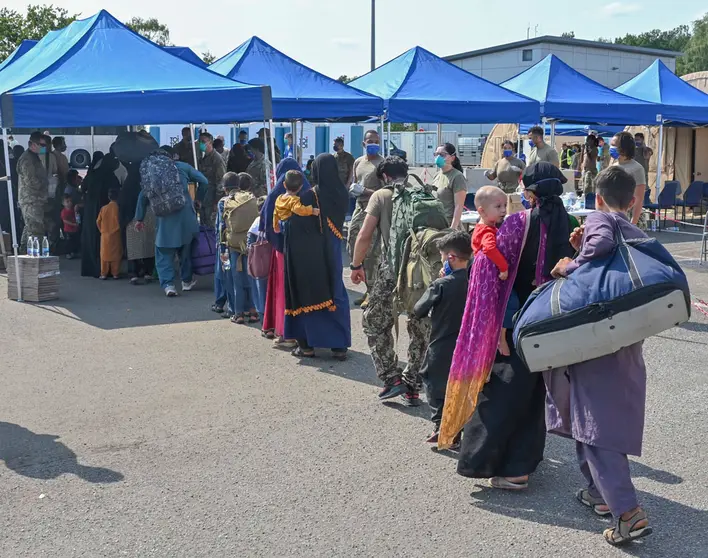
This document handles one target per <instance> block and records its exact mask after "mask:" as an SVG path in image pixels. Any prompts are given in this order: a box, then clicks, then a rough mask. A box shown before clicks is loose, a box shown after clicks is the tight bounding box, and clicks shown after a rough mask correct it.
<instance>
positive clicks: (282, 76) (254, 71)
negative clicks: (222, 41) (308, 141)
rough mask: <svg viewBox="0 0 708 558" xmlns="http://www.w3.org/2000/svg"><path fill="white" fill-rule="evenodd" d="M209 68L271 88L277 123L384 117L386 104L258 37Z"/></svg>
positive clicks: (233, 77)
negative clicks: (315, 69)
mask: <svg viewBox="0 0 708 558" xmlns="http://www.w3.org/2000/svg"><path fill="white" fill-rule="evenodd" d="M209 69H210V70H212V71H214V72H216V73H218V74H221V75H223V76H227V77H229V78H232V79H237V80H239V81H242V82H244V83H262V84H268V85H270V87H271V90H272V94H273V118H275V119H276V120H295V119H301V120H310V121H313V120H320V121H323V120H350V121H356V120H363V119H364V118H367V117H370V116H379V115H381V114H383V101H382V100H381V99H380V98H378V97H375V96H374V95H370V94H368V93H364V92H362V91H359V90H358V89H354V88H353V87H350V86H348V85H345V84H343V83H341V82H339V81H337V80H334V79H332V78H329V77H327V76H325V75H322V74H320V73H319V72H316V71H314V70H312V69H310V68H308V67H307V66H304V65H303V64H300V63H299V62H296V61H295V60H293V59H292V58H290V57H289V56H286V55H285V54H283V53H282V52H280V51H279V50H277V49H275V48H273V47H272V46H270V45H269V44H268V43H266V42H265V41H263V40H261V39H259V38H258V37H251V38H250V39H249V40H247V41H246V42H245V43H243V44H241V45H240V46H238V47H237V48H236V49H234V50H232V51H231V52H230V53H228V54H227V55H225V56H223V57H222V58H220V59H219V60H217V61H216V62H214V63H213V64H212V65H211V66H209Z"/></svg>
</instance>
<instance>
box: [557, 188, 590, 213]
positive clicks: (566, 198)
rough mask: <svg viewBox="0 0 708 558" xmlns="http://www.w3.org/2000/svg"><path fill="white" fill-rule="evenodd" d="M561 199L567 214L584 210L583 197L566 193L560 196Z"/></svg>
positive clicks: (573, 193)
mask: <svg viewBox="0 0 708 558" xmlns="http://www.w3.org/2000/svg"><path fill="white" fill-rule="evenodd" d="M561 199H562V200H563V205H564V206H565V210H566V211H568V212H571V211H581V210H584V209H585V196H584V195H581V196H578V195H576V193H575V192H566V193H565V194H563V195H562V196H561Z"/></svg>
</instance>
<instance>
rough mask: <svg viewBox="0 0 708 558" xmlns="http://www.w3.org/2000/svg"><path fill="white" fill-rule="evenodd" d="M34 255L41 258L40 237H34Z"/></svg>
mask: <svg viewBox="0 0 708 558" xmlns="http://www.w3.org/2000/svg"><path fill="white" fill-rule="evenodd" d="M32 257H34V258H39V237H37V236H35V237H34V238H33V239H32Z"/></svg>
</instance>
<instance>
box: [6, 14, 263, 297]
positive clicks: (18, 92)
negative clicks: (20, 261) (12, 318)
mask: <svg viewBox="0 0 708 558" xmlns="http://www.w3.org/2000/svg"><path fill="white" fill-rule="evenodd" d="M136 61H139V63H136ZM146 69H147V70H146ZM270 102H271V98H270V88H269V87H267V86H253V85H247V84H244V83H239V82H236V81H233V80H230V79H228V78H225V77H223V76H220V75H218V74H215V73H213V72H210V71H208V70H206V69H202V68H198V67H197V66H195V65H194V64H191V63H189V62H185V61H184V60H181V59H179V58H177V57H175V56H173V55H171V54H169V53H167V52H165V51H164V50H163V49H162V48H160V47H159V46H157V45H155V44H154V43H152V42H150V41H149V40H147V39H145V38H144V37H141V36H140V35H138V34H137V33H135V32H133V31H132V30H130V29H129V28H128V27H126V26H125V25H124V24H122V23H121V22H120V21H118V20H117V19H116V18H114V17H113V16H112V15H110V14H109V13H108V12H106V11H105V10H101V11H100V12H99V13H98V14H96V15H94V16H92V17H90V18H87V19H84V20H79V21H75V22H73V23H71V24H70V25H68V26H67V27H65V28H64V29H62V30H60V31H57V32H54V33H49V34H47V35H46V36H45V37H44V38H43V39H42V40H41V41H39V43H37V45H36V46H35V47H34V48H32V49H30V51H29V52H27V53H26V54H25V55H24V56H22V57H21V58H19V60H17V61H16V62H15V63H14V64H11V65H10V66H8V67H6V68H5V69H4V70H2V72H0V124H1V125H2V128H3V138H4V140H5V142H6V144H7V128H8V127H9V126H17V127H23V128H37V127H78V126H97V125H123V124H133V123H141V122H151V123H155V124H170V123H174V122H214V123H220V122H234V121H237V120H248V119H256V118H270V116H271V111H270V109H271V105H270ZM5 162H6V165H7V167H8V168H9V158H8V154H7V152H6V153H5ZM7 188H8V197H9V199H10V202H11V203H12V189H11V184H10V181H9V180H8V181H7ZM10 215H11V219H12V233H13V245H14V251H15V255H17V234H16V228H15V223H14V213H13V212H12V211H11V212H10ZM16 269H18V293H20V294H21V291H20V289H19V281H20V279H19V266H16Z"/></svg>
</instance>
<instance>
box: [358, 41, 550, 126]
mask: <svg viewBox="0 0 708 558" xmlns="http://www.w3.org/2000/svg"><path fill="white" fill-rule="evenodd" d="M350 85H352V86H353V87H356V88H357V89H360V90H362V91H366V92H367V93H371V94H372V95H376V96H378V97H381V98H382V99H384V103H385V107H386V117H387V119H388V120H389V122H439V123H448V124H452V123H465V124H474V123H501V122H534V121H536V120H538V119H539V105H538V102H536V101H534V100H531V99H528V98H526V97H523V96H522V95H517V94H515V93H511V92H509V91H506V90H505V89H503V88H501V87H499V86H498V85H495V84H493V83H491V82H489V81H487V80H485V79H482V78H481V77H478V76H476V75H474V74H471V73H469V72H466V71H465V70H463V69H461V68H459V67H457V66H455V65H454V64H451V63H449V62H447V61H445V60H443V59H442V58H440V57H438V56H435V55H434V54H433V53H431V52H429V51H427V50H425V49H424V48H421V47H415V48H412V49H411V50H409V51H407V52H404V53H403V54H401V55H400V56H398V57H397V58H394V59H393V60H391V61H389V62H387V63H386V64H384V65H383V66H379V67H378V68H376V69H375V70H373V71H372V72H369V73H368V74H365V75H363V76H362V77H360V78H359V79H356V80H354V81H353V82H351V84H350Z"/></svg>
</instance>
